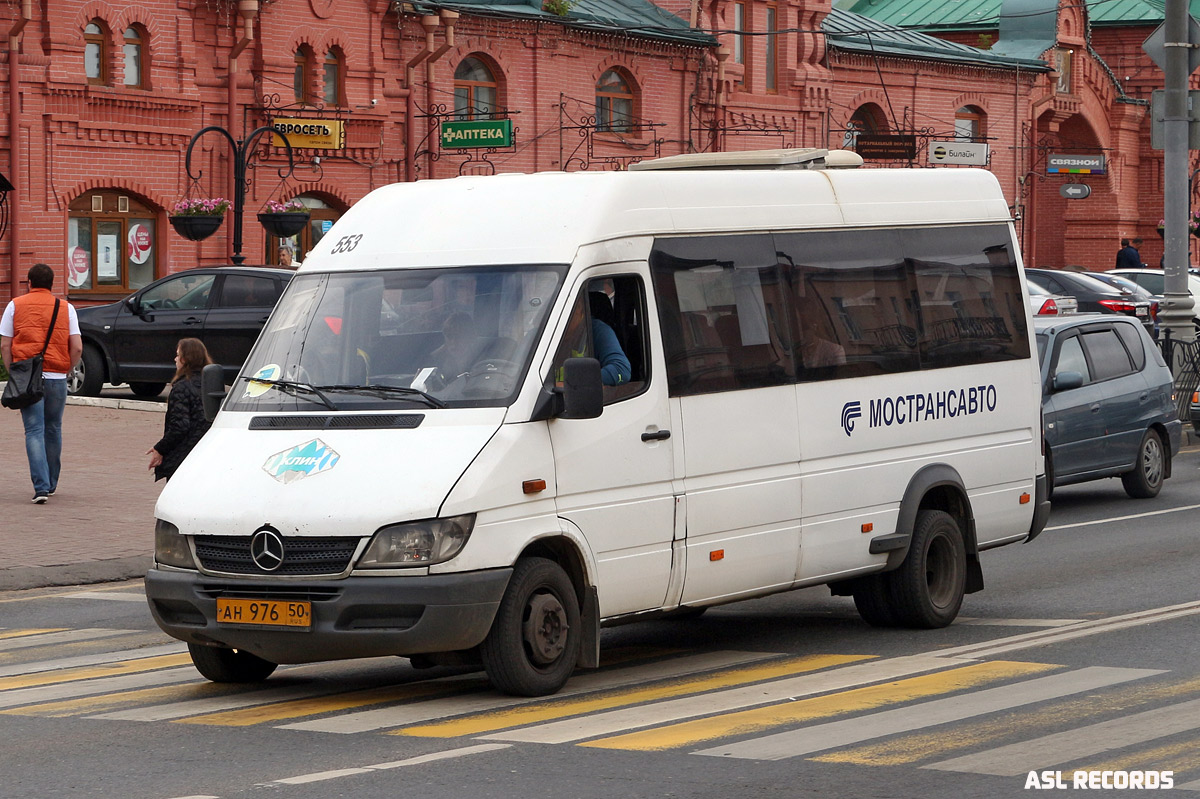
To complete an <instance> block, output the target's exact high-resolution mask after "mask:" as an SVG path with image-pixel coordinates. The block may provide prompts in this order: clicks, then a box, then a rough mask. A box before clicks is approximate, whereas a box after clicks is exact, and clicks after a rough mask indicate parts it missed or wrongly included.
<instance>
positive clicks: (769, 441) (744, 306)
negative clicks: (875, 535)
mask: <svg viewBox="0 0 1200 799" xmlns="http://www.w3.org/2000/svg"><path fill="white" fill-rule="evenodd" d="M650 263H651V269H652V271H653V274H654V287H655V295H656V302H657V303H658V306H659V321H660V325H661V327H662V330H663V340H664V342H665V344H664V346H665V355H666V359H667V379H668V386H669V390H670V394H671V397H672V403H673V410H674V412H675V415H676V420H675V423H674V424H675V429H674V430H673V432H674V434H675V435H676V436H679V434H680V433H682V442H681V444H677V446H682V450H681V452H682V455H683V459H682V463H683V474H682V477H683V487H684V491H685V493H686V500H687V503H686V504H687V530H686V540H687V546H686V560H687V568H686V575H685V576H684V582H683V593H682V597H681V600H680V604H684V605H687V604H701V603H705V602H712V601H720V600H725V599H733V598H735V597H738V596H752V595H754V594H759V593H766V592H768V591H771V590H779V589H781V588H785V587H788V586H790V585H791V584H793V583H794V582H795V579H796V570H797V566H798V560H799V548H800V466H799V460H800V451H799V450H800V435H799V423H800V422H799V413H798V412H797V398H796V388H795V385H794V382H795V366H794V363H793V356H792V341H791V333H790V328H789V324H788V318H789V317H788V306H787V302H786V299H785V297H786V295H787V291H786V288H785V278H784V274H785V273H784V269H783V268H781V266H780V265H779V264H778V263H777V256H776V253H775V247H774V244H773V242H772V239H771V237H770V236H768V235H741V236H694V237H686V238H669V239H660V240H658V241H656V242H655V244H654V251H653V252H652V253H651V256H650ZM680 427H682V430H679V428H680Z"/></svg>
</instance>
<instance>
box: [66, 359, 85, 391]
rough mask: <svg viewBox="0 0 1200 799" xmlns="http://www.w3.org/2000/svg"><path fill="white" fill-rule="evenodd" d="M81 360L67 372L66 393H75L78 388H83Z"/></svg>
mask: <svg viewBox="0 0 1200 799" xmlns="http://www.w3.org/2000/svg"><path fill="white" fill-rule="evenodd" d="M83 380H84V373H83V362H82V361H81V362H80V363H79V364H78V365H77V366H76V367H75V368H74V369H72V370H71V371H70V372H69V373H68V374H67V393H68V394H76V393H78V392H79V389H81V388H83Z"/></svg>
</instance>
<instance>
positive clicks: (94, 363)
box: [67, 344, 104, 397]
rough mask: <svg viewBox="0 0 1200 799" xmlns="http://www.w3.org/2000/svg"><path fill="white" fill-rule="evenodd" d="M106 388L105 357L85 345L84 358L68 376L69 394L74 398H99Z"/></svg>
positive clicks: (90, 346)
mask: <svg viewBox="0 0 1200 799" xmlns="http://www.w3.org/2000/svg"><path fill="white" fill-rule="evenodd" d="M102 388H104V356H103V355H101V354H100V350H98V349H96V348H95V347H94V346H92V345H91V344H84V345H83V357H82V358H80V359H79V363H78V364H77V365H76V366H75V368H74V369H72V370H71V373H70V374H69V375H67V393H68V394H70V395H71V396H73V397H98V396H100V389H102Z"/></svg>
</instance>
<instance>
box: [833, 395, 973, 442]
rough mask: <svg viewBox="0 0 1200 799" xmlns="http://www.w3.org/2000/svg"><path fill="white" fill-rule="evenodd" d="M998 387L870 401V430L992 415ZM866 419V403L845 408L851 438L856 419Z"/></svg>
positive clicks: (852, 403) (844, 412)
mask: <svg viewBox="0 0 1200 799" xmlns="http://www.w3.org/2000/svg"><path fill="white" fill-rule="evenodd" d="M996 404H997V399H996V386H994V385H990V384H989V385H986V386H968V387H966V388H952V389H948V390H946V391H929V392H925V393H922V394H897V395H895V396H890V397H878V398H876V399H872V400H870V401H869V402H868V404H867V405H868V413H867V427H871V428H875V427H893V426H898V425H904V424H913V423H916V422H931V421H938V420H942V419H954V418H957V417H959V416H971V415H973V414H977V413H991V412H993V411H995V410H996ZM860 417H862V402H860V401H858V400H854V401H853V402H847V403H846V404H845V405H843V406H842V429H843V430H845V431H846V435H847V436H849V435H850V434H851V433H853V432H854V420H855V419H858V418H860Z"/></svg>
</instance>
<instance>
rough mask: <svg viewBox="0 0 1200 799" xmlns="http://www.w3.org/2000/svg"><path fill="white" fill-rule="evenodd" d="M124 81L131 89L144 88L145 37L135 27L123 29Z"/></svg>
mask: <svg viewBox="0 0 1200 799" xmlns="http://www.w3.org/2000/svg"><path fill="white" fill-rule="evenodd" d="M123 52H124V55H125V79H124V83H125V85H126V86H128V87H130V88H133V89H144V88H146V80H145V79H146V75H145V70H146V37H145V36H144V35H143V33H142V32H141V31H140V30H139V29H138V27H137V26H136V25H131V26H130V27H128V28H126V29H125V47H124V50H123Z"/></svg>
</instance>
